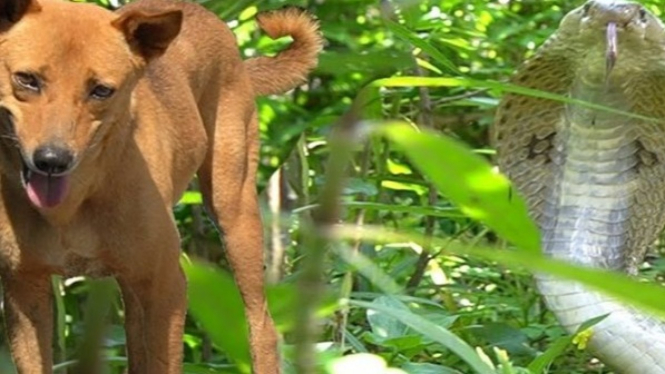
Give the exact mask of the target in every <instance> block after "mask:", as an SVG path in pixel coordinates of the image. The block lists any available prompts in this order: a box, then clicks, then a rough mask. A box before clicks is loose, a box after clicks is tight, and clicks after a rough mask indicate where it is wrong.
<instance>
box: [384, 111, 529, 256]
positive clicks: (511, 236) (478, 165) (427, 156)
mask: <svg viewBox="0 0 665 374" xmlns="http://www.w3.org/2000/svg"><path fill="white" fill-rule="evenodd" d="M377 132H380V133H383V134H385V135H386V136H387V137H388V138H389V139H390V140H391V141H392V142H393V143H394V144H395V146H396V147H397V148H399V149H400V150H401V151H402V152H404V154H406V155H407V156H408V157H409V159H410V160H411V162H412V163H413V164H414V165H415V166H416V167H417V168H418V169H420V171H421V172H422V173H423V174H425V175H426V176H427V177H428V178H429V179H430V180H431V181H432V182H433V183H434V185H435V186H436V187H437V189H438V190H439V191H441V192H442V193H443V194H444V195H446V197H448V198H449V199H450V200H451V201H453V202H454V203H455V204H457V205H458V206H459V207H460V209H461V210H462V212H463V213H465V214H466V215H468V216H469V217H471V218H474V219H477V220H479V221H481V222H483V223H485V224H487V225H488V226H489V227H491V228H492V229H493V230H494V231H496V232H497V234H499V235H501V236H502V237H503V238H505V239H507V240H508V241H510V242H512V243H514V244H515V245H517V246H518V247H520V248H523V249H526V250H529V251H532V252H533V253H539V252H540V235H539V233H538V229H537V228H536V225H535V224H534V223H533V221H532V220H531V219H530V218H529V215H528V213H527V208H526V204H525V203H524V200H523V199H522V198H521V197H520V196H519V195H518V194H517V193H516V191H514V190H513V189H512V187H511V185H510V182H509V181H508V179H507V178H506V177H505V176H503V175H501V174H499V173H497V172H495V171H494V170H492V167H491V166H490V164H489V163H488V162H487V161H486V160H485V159H483V158H482V157H481V156H478V155H476V154H474V153H473V152H471V151H470V150H469V149H468V148H467V147H466V146H465V145H463V144H461V143H459V142H458V141H456V140H453V139H451V138H448V137H445V136H441V135H437V134H434V133H432V132H427V131H417V130H416V129H414V128H413V127H412V126H408V125H406V124H401V123H390V124H386V125H383V126H381V127H378V128H377Z"/></svg>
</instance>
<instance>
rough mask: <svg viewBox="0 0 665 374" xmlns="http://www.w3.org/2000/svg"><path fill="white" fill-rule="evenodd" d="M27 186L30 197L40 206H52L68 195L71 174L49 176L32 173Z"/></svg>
mask: <svg viewBox="0 0 665 374" xmlns="http://www.w3.org/2000/svg"><path fill="white" fill-rule="evenodd" d="M30 174H31V175H30V177H29V179H28V180H27V182H26V185H25V188H26V190H27V192H28V198H29V199H30V201H31V202H32V203H33V204H35V206H36V207H38V208H52V207H54V206H56V205H58V204H60V203H61V202H62V200H64V199H65V196H67V188H68V187H69V176H68V175H63V176H57V177H56V176H48V175H43V174H38V173H30Z"/></svg>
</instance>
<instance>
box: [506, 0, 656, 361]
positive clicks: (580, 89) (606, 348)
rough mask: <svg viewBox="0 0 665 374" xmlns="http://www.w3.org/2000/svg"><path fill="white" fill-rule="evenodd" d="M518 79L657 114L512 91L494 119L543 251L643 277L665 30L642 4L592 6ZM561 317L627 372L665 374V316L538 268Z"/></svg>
mask: <svg viewBox="0 0 665 374" xmlns="http://www.w3.org/2000/svg"><path fill="white" fill-rule="evenodd" d="M512 83H514V84H517V85H521V86H526V87H529V88H533V89H538V90H542V91H548V92H552V93H556V94H559V95H564V96H567V97H570V98H573V99H579V100H583V101H586V102H591V103H594V104H599V105H602V106H605V107H611V108H614V109H618V110H621V111H624V112H631V113H635V114H639V115H641V116H644V117H649V118H653V119H655V120H653V121H649V120H643V119H637V118H634V117H632V116H626V115H617V114H615V113H610V112H608V111H605V110H599V109H590V108H589V107H588V106H584V105H578V104H572V103H563V102H559V101H553V100H546V99H541V98H536V97H528V96H521V95H516V94H507V95H505V96H504V98H503V99H502V100H501V102H500V104H499V108H498V111H497V115H496V119H495V123H494V126H493V141H494V144H495V146H496V148H497V153H498V158H497V161H498V164H499V168H500V169H501V170H502V171H503V172H505V173H506V174H507V175H508V176H509V177H510V178H511V179H512V181H513V183H514V184H515V186H516V188H517V189H518V190H519V191H520V192H521V193H522V194H523V196H524V197H525V198H526V200H527V203H528V206H529V210H530V214H531V216H532V218H533V219H534V220H535V221H536V222H537V223H538V225H539V227H540V230H541V235H542V247H543V250H544V252H545V253H546V254H547V255H549V256H551V257H554V258H557V259H561V260H565V261H569V262H572V263H576V264H579V265H583V266H589V267H597V268H606V269H612V270H616V271H624V272H628V273H633V274H634V273H635V272H636V271H637V268H638V266H639V265H640V263H641V262H642V261H643V259H644V254H645V251H646V249H647V247H648V246H649V245H650V244H652V243H653V242H654V241H655V240H656V238H657V235H658V234H659V232H660V231H661V229H662V228H663V226H664V225H665V29H664V27H663V24H662V23H661V22H660V21H659V20H658V19H657V18H656V17H655V16H654V15H652V14H651V13H650V12H648V11H647V10H646V9H645V8H644V7H643V6H641V5H639V4H636V3H630V2H626V1H599V0H596V1H588V2H587V3H585V4H584V5H583V6H581V7H579V8H577V9H575V10H573V11H571V12H570V13H568V14H567V15H566V16H565V17H564V18H563V20H562V21H561V24H560V26H559V28H558V30H557V31H556V32H555V33H554V34H553V35H552V36H551V37H550V38H549V39H548V40H547V41H546V42H545V43H544V44H543V45H542V46H541V47H540V48H539V49H538V50H537V52H536V53H535V55H534V57H533V58H531V59H529V60H528V61H527V62H525V63H524V64H523V66H521V67H520V68H519V69H518V71H517V73H516V74H515V75H514V76H513V78H512ZM536 280H537V283H538V289H539V291H540V293H541V294H542V295H543V297H544V298H545V301H546V303H547V305H548V307H549V308H550V309H551V310H552V311H553V312H554V314H555V315H556V316H557V318H558V320H559V322H560V323H561V324H562V325H563V326H564V327H565V328H566V329H567V330H568V331H569V332H573V331H575V330H576V329H577V328H578V327H579V326H580V324H582V323H583V322H584V321H586V320H588V319H590V318H593V317H596V316H600V315H605V314H608V317H607V318H605V319H604V320H602V321H601V322H600V323H599V324H597V325H595V326H594V327H593V328H592V334H591V340H590V348H591V349H592V351H593V352H594V354H596V355H597V356H598V357H599V358H600V359H601V360H602V361H603V362H605V363H606V364H607V365H608V366H610V367H612V368H614V369H615V370H617V371H619V372H622V373H640V374H645V373H649V374H652V373H665V322H664V321H663V320H661V319H658V318H655V317H653V316H651V315H648V314H646V313H644V312H640V311H638V310H636V309H634V308H632V307H630V306H628V305H624V304H622V303H620V302H617V301H615V300H613V299H611V298H609V297H606V296H604V295H601V294H599V293H596V292H594V291H591V290H589V289H588V288H586V287H584V286H582V285H580V284H578V283H575V282H571V281H564V280H560V279H558V278H553V277H549V276H547V275H537V276H536Z"/></svg>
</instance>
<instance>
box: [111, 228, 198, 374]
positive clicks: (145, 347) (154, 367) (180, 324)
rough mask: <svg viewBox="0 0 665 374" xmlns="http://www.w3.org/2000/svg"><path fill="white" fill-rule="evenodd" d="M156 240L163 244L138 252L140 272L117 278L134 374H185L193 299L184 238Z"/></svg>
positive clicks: (171, 233) (172, 235)
mask: <svg viewBox="0 0 665 374" xmlns="http://www.w3.org/2000/svg"><path fill="white" fill-rule="evenodd" d="M171 226H172V224H171ZM150 237H152V238H155V237H160V239H159V240H153V241H152V243H150V244H146V243H142V245H143V247H139V246H137V249H136V251H135V253H136V254H135V256H134V258H133V259H132V262H133V263H134V265H133V266H134V267H135V270H134V271H128V272H126V273H123V274H122V275H120V276H118V278H117V279H118V283H119V284H120V289H121V290H122V297H123V302H124V305H125V331H126V334H127V356H128V360H129V370H128V373H129V374H180V373H182V334H183V329H184V322H185V313H186V311H187V298H186V280H185V276H184V273H183V271H182V269H181V267H180V262H179V255H180V247H179V240H178V235H177V232H176V230H175V228H174V227H169V228H168V231H163V232H162V234H161V235H155V234H154V233H153V234H151V235H150ZM147 245H150V246H151V247H150V248H147V247H146V246H147Z"/></svg>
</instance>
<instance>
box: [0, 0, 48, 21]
mask: <svg viewBox="0 0 665 374" xmlns="http://www.w3.org/2000/svg"><path fill="white" fill-rule="evenodd" d="M41 9H42V7H41V6H40V5H39V3H38V2H37V0H0V23H9V24H13V23H15V22H17V21H18V20H20V19H21V17H23V15H25V14H26V13H28V12H32V11H35V12H37V11H39V10H41Z"/></svg>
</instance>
